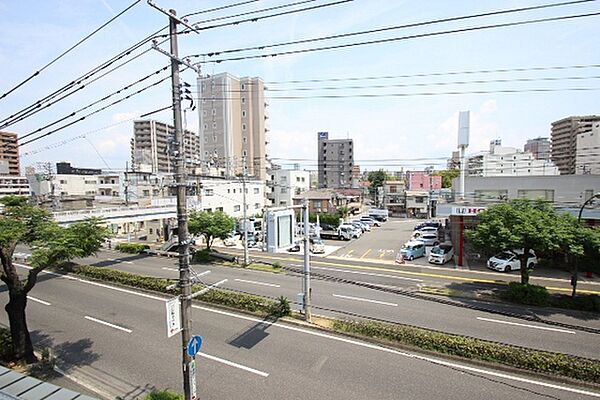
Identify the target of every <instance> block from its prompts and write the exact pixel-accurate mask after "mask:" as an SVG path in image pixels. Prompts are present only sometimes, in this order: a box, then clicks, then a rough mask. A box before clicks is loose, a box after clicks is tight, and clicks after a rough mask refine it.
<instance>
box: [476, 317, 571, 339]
mask: <svg viewBox="0 0 600 400" xmlns="http://www.w3.org/2000/svg"><path fill="white" fill-rule="evenodd" d="M477 319H478V320H480V321H487V322H496V323H498V324H506V325H514V326H523V327H525V328H533V329H541V330H544V331H553V332H562V333H570V334H572V335H575V332H573V331H568V330H566V329H558V328H548V327H545V326H537V325H528V324H520V323H518V322H510V321H501V320H498V319H490V318H483V317H477Z"/></svg>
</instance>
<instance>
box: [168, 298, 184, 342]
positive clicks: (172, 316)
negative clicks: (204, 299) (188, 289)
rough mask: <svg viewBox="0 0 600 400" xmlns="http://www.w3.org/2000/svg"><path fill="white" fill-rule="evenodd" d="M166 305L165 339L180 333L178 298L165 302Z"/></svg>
mask: <svg viewBox="0 0 600 400" xmlns="http://www.w3.org/2000/svg"><path fill="white" fill-rule="evenodd" d="M166 305H167V337H171V336H174V335H176V334H178V333H179V332H181V309H180V307H179V297H174V298H172V299H171V300H169V301H167V302H166Z"/></svg>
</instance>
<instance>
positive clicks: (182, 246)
mask: <svg viewBox="0 0 600 400" xmlns="http://www.w3.org/2000/svg"><path fill="white" fill-rule="evenodd" d="M147 3H148V4H149V5H150V6H152V7H154V8H156V9H157V10H159V11H160V12H162V13H163V14H165V15H167V16H168V17H169V37H170V50H171V51H170V52H166V51H164V50H162V49H161V48H160V47H158V44H157V42H156V41H154V42H153V45H152V48H153V49H154V50H156V51H158V52H160V53H162V54H164V55H166V56H168V57H169V58H170V59H171V92H172V93H171V94H172V98H173V122H174V126H175V143H173V145H174V147H175V148H176V149H177V150H176V151H175V152H174V158H175V163H176V164H175V186H176V188H177V238H178V244H179V246H178V247H179V283H178V286H179V288H180V289H181V296H180V302H181V354H182V356H181V366H182V372H183V393H184V399H185V400H196V399H197V396H196V377H195V375H194V373H195V364H194V362H195V361H194V360H193V358H192V357H191V356H190V355H189V354H188V352H187V345H188V343H189V341H190V336H191V334H190V332H191V329H192V319H191V308H192V295H191V290H192V284H191V280H190V265H189V261H190V260H189V245H190V243H189V240H188V225H187V205H186V189H187V179H186V171H185V146H184V139H183V135H184V134H183V129H182V117H181V84H180V80H179V64H184V65H185V66H187V67H188V68H191V69H193V70H194V71H196V72H198V70H197V68H196V67H195V66H193V65H191V64H190V63H189V62H188V61H187V60H182V59H180V58H179V52H178V47H177V24H182V25H184V26H186V27H187V28H189V29H191V30H192V31H194V32H196V33H198V31H197V30H196V29H195V28H194V27H193V26H191V25H189V24H188V23H187V21H186V20H182V19H180V18H178V17H177V12H176V11H175V10H172V9H171V10H165V9H163V8H161V7H158V6H157V5H155V4H154V3H153V2H152V0H147Z"/></svg>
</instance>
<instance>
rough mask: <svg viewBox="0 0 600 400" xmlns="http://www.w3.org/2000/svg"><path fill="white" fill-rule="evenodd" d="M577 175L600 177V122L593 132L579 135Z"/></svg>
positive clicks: (576, 158) (595, 124)
mask: <svg viewBox="0 0 600 400" xmlns="http://www.w3.org/2000/svg"><path fill="white" fill-rule="evenodd" d="M575 174H577V175H600V122H594V123H593V125H592V130H591V131H588V132H584V133H581V134H579V135H577V152H576V153H575Z"/></svg>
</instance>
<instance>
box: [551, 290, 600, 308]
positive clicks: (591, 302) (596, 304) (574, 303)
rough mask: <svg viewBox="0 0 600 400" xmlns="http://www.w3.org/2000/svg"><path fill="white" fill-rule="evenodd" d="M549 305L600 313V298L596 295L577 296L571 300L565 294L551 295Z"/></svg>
mask: <svg viewBox="0 0 600 400" xmlns="http://www.w3.org/2000/svg"><path fill="white" fill-rule="evenodd" d="M550 305H551V306H552V307H558V308H568V309H571V310H581V311H592V312H600V296H598V295H597V294H578V295H577V296H576V297H574V298H573V297H571V296H569V295H566V294H561V295H553V296H552V297H551V298H550Z"/></svg>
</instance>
